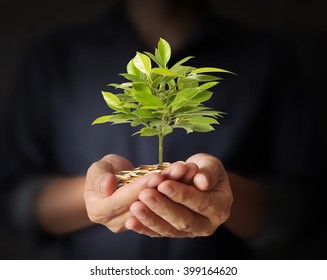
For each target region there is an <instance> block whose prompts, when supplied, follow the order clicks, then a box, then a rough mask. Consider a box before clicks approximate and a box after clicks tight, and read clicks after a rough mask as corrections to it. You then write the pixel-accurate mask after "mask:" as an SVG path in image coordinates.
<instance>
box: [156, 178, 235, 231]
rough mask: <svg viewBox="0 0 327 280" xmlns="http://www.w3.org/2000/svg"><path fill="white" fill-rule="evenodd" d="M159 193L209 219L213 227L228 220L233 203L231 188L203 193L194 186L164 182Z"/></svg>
mask: <svg viewBox="0 0 327 280" xmlns="http://www.w3.org/2000/svg"><path fill="white" fill-rule="evenodd" d="M158 191H159V192H160V193H162V194H164V195H166V196H167V197H168V198H169V199H171V200H172V201H174V202H176V203H179V204H182V205H184V206H185V207H187V208H189V209H191V210H192V211H193V212H195V213H197V214H199V215H201V216H205V217H207V218H208V219H209V221H210V223H211V224H212V225H218V224H221V223H223V222H225V221H226V220H227V218H228V217H229V213H230V209H231V205H232V203H233V195H232V192H231V190H230V187H229V186H227V187H221V186H216V187H215V188H212V189H211V190H208V191H201V190H199V189H198V188H196V187H193V186H186V187H185V185H183V184H181V183H179V182H174V181H164V182H163V183H161V184H160V185H159V186H158Z"/></svg>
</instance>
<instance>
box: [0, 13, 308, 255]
mask: <svg viewBox="0 0 327 280" xmlns="http://www.w3.org/2000/svg"><path fill="white" fill-rule="evenodd" d="M193 35H194V36H192V38H190V39H189V43H188V47H187V48H186V49H183V51H176V52H175V51H174V50H172V54H173V57H172V62H171V63H170V65H173V62H174V61H177V60H179V59H181V58H184V57H185V56H188V55H192V56H195V58H194V59H192V60H190V61H189V64H190V65H192V66H196V67H206V66H212V67H220V68H224V69H227V70H230V71H233V72H235V73H237V75H229V74H221V75H220V76H221V77H222V78H224V80H222V81H221V83H220V84H219V85H218V86H217V87H215V89H214V91H215V93H214V95H213V97H212V99H211V100H210V101H209V102H207V103H206V105H207V106H208V107H212V108H214V109H216V110H220V111H224V112H226V113H227V114H226V115H225V116H224V118H223V119H220V120H219V121H220V125H218V126H215V131H213V132H209V133H192V134H186V133H185V131H184V130H175V131H174V133H173V134H170V135H168V136H167V137H166V138H165V143H164V160H165V161H170V162H174V161H177V160H186V159H187V158H188V157H189V156H191V155H193V154H195V153H198V152H206V153H210V154H212V155H214V156H216V157H219V158H220V159H221V160H222V162H223V163H224V165H225V167H226V169H227V170H229V171H233V172H237V173H239V174H241V175H243V176H248V177H251V178H256V179H260V180H263V182H270V183H273V182H275V181H276V182H283V183H284V184H285V185H287V184H293V183H294V181H298V180H299V178H301V176H302V175H304V174H305V173H304V170H305V168H306V166H305V162H307V160H308V157H309V154H310V153H309V151H308V147H309V146H310V145H308V143H309V142H310V139H309V138H308V135H310V133H308V129H309V125H308V115H307V114H306V109H307V108H306V107H305V106H304V105H305V103H306V100H305V95H303V92H302V88H301V87H299V86H298V84H297V83H296V82H295V81H296V79H298V78H299V77H298V76H296V75H295V73H296V68H295V66H294V64H292V63H291V62H290V59H289V58H290V57H289V54H288V53H287V52H286V51H285V50H284V49H283V48H280V46H279V45H277V44H276V43H275V41H273V40H271V39H269V38H268V36H265V35H263V34H260V33H256V32H252V31H250V30H247V29H245V28H241V27H239V26H237V25H234V24H231V23H228V22H225V21H222V20H220V19H217V18H212V19H209V18H207V19H206V21H203V22H201V24H199V26H198V30H194V34H193ZM154 47H156V46H153V50H154ZM153 50H149V49H146V48H145V46H144V45H143V44H142V42H141V41H140V39H139V38H138V37H137V36H136V35H135V32H134V31H133V28H132V27H131V26H130V24H129V23H128V20H126V18H125V17H124V15H123V14H121V13H117V12H116V13H110V14H108V15H106V17H105V18H103V19H101V20H99V21H97V22H95V23H94V24H91V25H89V26H84V27H79V28H72V29H71V30H65V31H62V32H58V33H56V34H53V35H52V36H51V37H49V38H47V40H45V41H44V42H42V43H41V44H40V45H39V46H38V47H37V48H35V49H34V50H33V51H32V53H31V55H30V56H29V58H28V59H27V61H26V64H25V68H24V69H23V74H22V76H21V79H20V80H18V81H17V90H16V92H15V94H14V95H13V103H12V107H10V110H8V111H9V114H10V116H9V117H8V119H7V124H8V129H7V130H6V134H5V138H6V143H5V146H3V147H5V149H4V150H5V151H4V154H3V155H4V158H5V161H3V162H6V164H5V165H6V166H3V168H2V171H3V172H2V173H3V174H2V175H1V176H2V179H1V180H2V185H1V188H3V190H2V192H3V193H4V195H5V196H4V197H6V196H7V197H9V196H10V197H11V196H12V193H13V192H14V191H15V190H19V189H20V188H22V186H25V187H26V186H31V182H35V181H37V180H38V179H40V178H48V177H52V176H57V175H65V176H75V175H83V174H85V173H86V171H87V169H88V167H89V166H90V165H91V164H92V163H93V162H94V161H97V160H99V159H100V158H101V157H103V156H104V155H106V154H108V153H115V154H120V155H122V156H124V157H126V158H128V159H129V160H130V161H131V162H132V163H133V164H134V165H135V166H137V165H139V164H153V163H157V160H158V159H157V153H158V151H157V149H158V148H157V145H158V144H157V141H158V140H157V138H155V137H140V136H133V137H132V136H131V135H132V134H133V133H134V132H135V131H136V130H135V128H131V127H130V126H129V125H128V124H122V125H110V124H102V125H95V126H92V125H91V123H92V121H93V120H94V119H95V118H97V117H99V116H102V115H106V114H108V113H110V112H111V111H110V109H109V108H108V107H107V105H106V104H105V102H104V100H103V99H102V95H101V91H102V90H112V88H107V86H106V85H107V84H108V83H112V82H122V81H123V80H122V77H121V76H119V75H118V74H119V73H124V72H126V69H125V67H126V64H127V63H128V61H129V60H130V59H131V58H132V57H134V55H135V52H136V51H151V52H152V51H153ZM297 75H298V74H297ZM295 179H296V180H295ZM268 185H269V184H268ZM31 188H32V187H31ZM10 206H11V208H13V205H10ZM8 209H10V207H7V209H5V213H7V212H10V211H9V210H8ZM7 214H8V213H7ZM8 215H9V214H8ZM8 215H7V216H8ZM7 218H8V217H7ZM8 220H9V221H10V219H8ZM48 238H49V237H48ZM50 239H51V238H50ZM60 239H61V240H60V245H61V246H62V248H63V255H62V257H63V258H73V259H93V258H94V259H140V258H141V259H142V258H143V259H207V258H213V259H242V258H250V257H251V253H250V252H249V251H248V249H247V247H246V246H245V244H244V242H243V241H242V240H241V239H240V238H238V237H237V236H235V235H234V234H232V233H231V232H229V231H228V230H227V229H226V228H224V226H221V227H220V228H218V229H217V231H216V232H215V233H214V234H213V235H212V236H210V237H201V238H200V237H199V238H192V239H173V238H149V237H146V236H142V235H139V234H136V233H133V232H124V233H119V234H114V233H111V232H110V231H109V230H108V229H107V228H105V227H103V226H100V225H98V226H93V227H90V228H87V229H83V230H80V231H77V232H75V233H72V234H68V235H66V236H64V237H62V238H60Z"/></svg>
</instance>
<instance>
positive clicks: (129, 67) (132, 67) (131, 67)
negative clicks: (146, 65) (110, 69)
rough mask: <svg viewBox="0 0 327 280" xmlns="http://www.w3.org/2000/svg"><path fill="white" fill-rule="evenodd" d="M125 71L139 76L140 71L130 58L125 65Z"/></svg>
mask: <svg viewBox="0 0 327 280" xmlns="http://www.w3.org/2000/svg"><path fill="white" fill-rule="evenodd" d="M126 71H127V73H128V74H131V75H135V76H138V77H141V71H140V70H139V69H137V68H136V67H135V65H134V59H131V60H130V61H129V62H128V64H127V67H126Z"/></svg>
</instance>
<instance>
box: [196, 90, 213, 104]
mask: <svg viewBox="0 0 327 280" xmlns="http://www.w3.org/2000/svg"><path fill="white" fill-rule="evenodd" d="M212 94H213V93H212V92H211V91H208V90H205V91H201V92H200V93H198V94H197V95H196V96H195V97H194V98H192V101H195V102H197V103H202V102H205V101H207V100H209V99H210V98H211V96H212Z"/></svg>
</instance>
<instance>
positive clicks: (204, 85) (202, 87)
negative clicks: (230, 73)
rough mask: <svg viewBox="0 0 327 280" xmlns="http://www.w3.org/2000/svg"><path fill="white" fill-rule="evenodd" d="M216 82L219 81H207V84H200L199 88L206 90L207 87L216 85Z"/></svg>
mask: <svg viewBox="0 0 327 280" xmlns="http://www.w3.org/2000/svg"><path fill="white" fill-rule="evenodd" d="M216 84H218V82H208V83H205V84H203V85H201V86H199V89H201V90H206V89H209V88H212V87H214V86H215V85H216Z"/></svg>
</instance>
